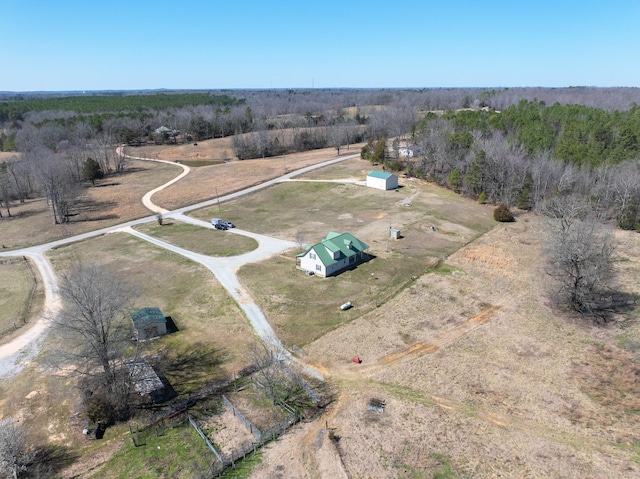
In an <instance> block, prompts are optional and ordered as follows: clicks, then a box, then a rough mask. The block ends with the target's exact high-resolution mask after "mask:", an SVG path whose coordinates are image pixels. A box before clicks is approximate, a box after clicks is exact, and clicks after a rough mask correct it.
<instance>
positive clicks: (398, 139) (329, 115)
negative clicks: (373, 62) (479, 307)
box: [0, 87, 640, 229]
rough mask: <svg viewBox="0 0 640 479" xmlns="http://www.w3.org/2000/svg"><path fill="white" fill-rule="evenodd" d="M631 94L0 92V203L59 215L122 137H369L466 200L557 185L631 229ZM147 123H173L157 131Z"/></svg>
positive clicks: (397, 166) (521, 198)
mask: <svg viewBox="0 0 640 479" xmlns="http://www.w3.org/2000/svg"><path fill="white" fill-rule="evenodd" d="M213 93H215V94H213ZM638 100H640V90H639V89H635V88H608V89H601V88H586V87H580V88H565V89H544V88H522V89H507V88H505V89H492V90H488V89H421V90H420V89H406V90H403V89H363V90H358V89H343V90H339V89H336V90H333V89H325V90H248V91H245V90H236V91H224V92H197V93H195V92H190V93H189V92H187V93H185V92H176V93H164V92H163V93H157V94H151V95H139V94H135V95H125V94H120V95H118V94H109V95H102V96H100V95H87V96H85V95H74V96H68V97H64V96H63V97H57V96H52V97H47V96H46V95H44V96H35V97H29V96H26V97H18V98H14V99H6V101H4V102H0V111H5V112H7V111H13V112H17V111H19V112H20V114H19V115H18V116H15V117H13V118H9V117H7V116H6V114H5V116H1V115H0V119H3V121H0V149H2V150H5V151H6V150H11V151H16V152H17V153H19V154H20V157H19V158H18V157H16V158H14V159H10V160H8V161H5V162H4V163H3V165H2V167H0V198H1V200H0V201H1V202H2V204H3V206H4V209H5V211H6V212H7V214H9V215H10V214H11V213H10V204H11V203H12V202H16V201H18V202H24V201H25V200H27V199H29V198H34V197H37V196H45V197H47V199H48V200H49V204H50V205H51V207H52V210H53V214H54V221H55V222H56V223H61V222H65V221H68V219H69V212H70V210H71V209H72V208H73V205H74V198H76V197H77V194H78V191H80V189H81V188H82V185H83V184H86V182H89V181H90V182H94V181H95V180H96V179H98V178H100V177H101V176H104V175H112V174H118V173H121V172H122V171H123V170H124V168H125V166H126V161H125V159H124V158H123V157H121V156H118V155H116V153H115V148H114V147H115V145H118V144H122V143H128V144H133V145H135V144H140V143H143V142H148V141H152V142H156V143H162V142H167V141H169V142H172V141H173V142H187V141H201V140H204V139H209V138H220V137H226V136H233V148H234V154H235V156H236V157H237V158H238V159H247V158H264V157H268V156H273V155H280V154H284V153H290V152H294V151H305V150H309V149H316V148H326V147H334V148H336V150H337V151H338V153H339V152H340V149H341V148H343V147H348V146H349V145H350V144H353V143H359V142H367V141H369V142H371V143H370V146H368V147H367V150H368V152H367V153H366V154H365V156H367V157H368V158H369V159H372V160H373V161H379V162H382V163H385V164H386V165H387V166H388V167H389V168H390V169H394V170H398V171H399V170H405V171H407V172H409V173H410V174H412V175H415V176H420V177H423V178H425V179H428V180H430V181H434V182H436V183H438V184H440V185H443V186H447V187H450V188H451V189H453V190H455V191H457V192H459V193H461V194H464V195H467V196H469V197H472V198H475V199H481V200H482V201H486V202H490V203H495V204H499V203H504V204H506V205H507V206H509V207H513V206H517V207H520V208H522V209H532V208H536V206H537V205H538V204H540V202H541V201H543V200H544V199H545V198H547V197H549V196H550V195H553V194H557V193H562V194H565V193H567V192H568V191H571V192H574V193H576V194H581V195H584V196H585V197H589V198H590V201H592V202H594V203H597V205H598V207H599V208H600V209H601V210H602V211H606V212H607V213H608V216H609V217H610V218H613V219H616V220H617V221H618V224H619V225H620V226H621V227H624V228H630V229H631V228H635V227H636V225H637V222H638V209H639V207H638V205H639V204H640V192H639V191H638V189H639V188H640V187H638V186H637V185H638V184H640V181H636V180H637V179H638V162H637V158H638V148H640V145H639V141H640V140H639V136H640V108H638V106H637V103H636V102H637V101H638ZM7 105H9V106H7ZM126 105H129V106H130V108H129V109H128V110H127V109H125V107H126ZM45 107H46V108H53V109H51V110H44V108H45ZM3 108H4V110H3ZM161 126H164V127H165V130H164V131H171V132H174V133H175V134H174V135H172V136H171V135H168V134H167V133H163V134H162V135H158V134H157V130H158V128H159V127H161ZM379 142H383V143H382V145H384V147H383V148H382V149H380V148H376V143H379ZM387 142H389V143H390V144H389V145H387ZM401 146H402V147H405V148H409V147H410V149H411V151H412V154H413V157H412V158H407V157H405V156H403V155H402V154H401ZM376 150H377V153H376Z"/></svg>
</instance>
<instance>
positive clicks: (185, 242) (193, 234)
mask: <svg viewBox="0 0 640 479" xmlns="http://www.w3.org/2000/svg"><path fill="white" fill-rule="evenodd" d="M135 229H137V230H138V231H140V232H141V233H145V234H148V235H150V236H154V237H156V238H159V239H161V240H163V241H166V242H168V243H171V244H173V245H176V246H179V247H181V248H184V249H188V250H190V251H195V252H196V253H201V254H206V255H208V256H236V255H239V254H243V253H247V252H249V251H252V250H254V249H256V248H257V247H258V242H257V241H256V240H254V239H253V238H249V237H247V236H242V235H234V234H232V233H228V232H226V231H218V230H214V229H208V228H201V227H199V226H196V225H190V224H188V223H181V222H179V221H174V220H168V221H165V222H164V223H163V225H162V226H160V225H159V224H157V223H155V222H153V223H145V224H142V225H138V226H136V227H135Z"/></svg>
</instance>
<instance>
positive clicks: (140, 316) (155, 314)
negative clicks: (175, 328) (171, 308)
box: [131, 308, 167, 327]
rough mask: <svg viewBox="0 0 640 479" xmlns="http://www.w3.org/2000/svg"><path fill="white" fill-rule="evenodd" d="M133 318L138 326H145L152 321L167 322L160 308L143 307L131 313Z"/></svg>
mask: <svg viewBox="0 0 640 479" xmlns="http://www.w3.org/2000/svg"><path fill="white" fill-rule="evenodd" d="M131 320H132V321H133V324H135V325H136V327H137V326H144V325H147V324H151V323H166V322H167V320H166V319H165V317H164V314H162V311H160V308H142V309H139V310H138V311H135V312H133V313H131Z"/></svg>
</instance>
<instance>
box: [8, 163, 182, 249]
mask: <svg viewBox="0 0 640 479" xmlns="http://www.w3.org/2000/svg"><path fill="white" fill-rule="evenodd" d="M179 173H180V170H179V169H178V167H176V166H173V165H166V164H162V163H151V162H142V161H131V162H130V164H129V166H128V167H127V170H126V171H125V172H124V173H122V174H119V175H112V176H108V177H106V178H104V179H102V180H99V181H97V182H96V187H88V186H87V187H83V188H82V191H81V194H80V197H79V198H78V202H77V203H76V204H75V206H73V207H72V208H71V213H72V214H73V216H71V219H70V222H69V223H64V224H58V225H56V224H54V222H53V215H52V213H51V208H49V207H48V206H47V203H46V201H45V200H44V199H42V198H41V199H34V200H28V201H26V202H25V203H22V204H16V205H14V206H13V207H12V208H11V214H12V215H13V217H11V218H3V219H1V220H0V244H2V245H4V246H5V247H6V248H9V249H17V248H23V247H26V246H33V245H38V244H43V243H48V242H50V241H55V240H58V239H61V238H67V237H69V236H73V235H77V234H80V233H86V232H87V231H92V230H97V229H100V228H104V227H107V226H112V225H115V224H118V223H123V222H125V221H129V220H132V219H136V218H142V217H145V216H150V215H151V212H150V211H149V210H147V209H146V208H145V207H144V206H143V205H142V197H143V196H144V194H145V193H146V192H147V191H149V190H151V189H153V188H155V187H157V186H160V185H161V184H163V183H165V182H167V181H169V180H170V179H171V178H174V177H176V176H177V175H178V174H179Z"/></svg>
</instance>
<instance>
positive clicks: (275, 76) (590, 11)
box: [0, 0, 640, 91]
mask: <svg viewBox="0 0 640 479" xmlns="http://www.w3.org/2000/svg"><path fill="white" fill-rule="evenodd" d="M0 46H1V47H0V48H1V51H2V62H1V63H0V65H1V67H0V91H34V90H38V91H40V90H44V91H60V90H134V89H157V88H169V89H200V88H202V89H220V88H310V87H315V88H341V87H347V88H383V87H389V88H402V87H412V88H413V87H426V88H428V87H467V86H468V87H517V86H544V87H564V86H578V85H580V86H582V85H586V86H636V87H640V51H638V47H640V2H639V1H637V0H603V1H596V0H582V1H574V0H566V1H563V0H555V1H551V0H537V1H529V0H509V1H507V0H475V1H471V0H450V1H446V0H439V1H434V0H423V1H418V0H396V1H379V0H369V1H361V0H342V1H335V0H323V1H309V0H306V1H305V0H299V1H284V0H283V1H278V0H272V1H253V0H235V1H233V0H225V1H220V0H173V1H165V0H155V1H153V2H151V1H138V0H128V1H124V0H110V1H108V2H107V1H103V0H92V1H89V0H57V1H52V0H0Z"/></svg>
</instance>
